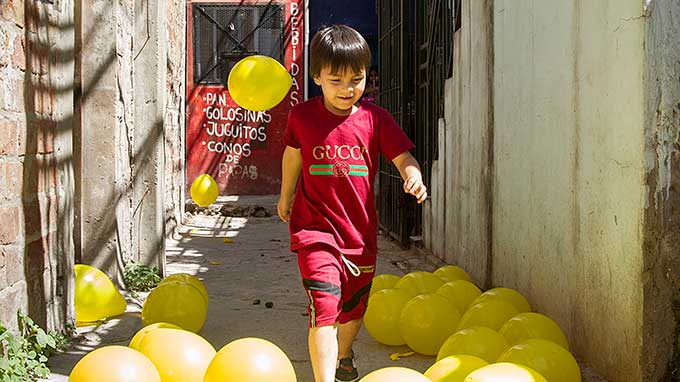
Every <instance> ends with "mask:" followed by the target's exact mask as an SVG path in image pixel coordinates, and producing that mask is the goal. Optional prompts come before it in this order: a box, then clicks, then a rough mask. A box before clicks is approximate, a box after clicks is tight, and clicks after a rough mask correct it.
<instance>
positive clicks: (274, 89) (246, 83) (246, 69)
mask: <svg viewBox="0 0 680 382" xmlns="http://www.w3.org/2000/svg"><path fill="white" fill-rule="evenodd" d="M292 84H293V78H292V77H291V75H290V74H289V73H288V71H286V68H284V67H283V65H281V64H280V63H279V62H278V61H276V60H275V59H273V58H271V57H267V56H259V55H255V56H249V57H246V58H244V59H242V60H241V61H239V62H237V63H236V65H234V67H233V68H232V69H231V72H230V73H229V78H228V79H227V85H228V86H229V94H231V97H232V98H233V99H234V101H235V102H236V103H237V104H238V105H239V106H241V107H242V108H244V109H248V110H253V111H263V110H268V109H271V108H273V107H274V106H276V105H278V104H279V102H281V101H282V100H283V99H284V98H285V97H286V94H288V90H290V86H291V85H292Z"/></svg>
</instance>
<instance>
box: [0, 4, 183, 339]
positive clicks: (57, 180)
mask: <svg viewBox="0 0 680 382" xmlns="http://www.w3.org/2000/svg"><path fill="white" fill-rule="evenodd" d="M185 12H186V11H185V4H184V2H183V1H180V0H173V1H170V2H166V1H160V0H157V1H141V0H117V1H98V0H75V1H73V0H57V1H55V2H54V4H49V3H46V2H40V1H21V0H5V1H2V2H0V223H2V224H0V305H1V306H2V309H0V324H2V325H5V326H8V327H11V328H15V327H16V311H17V310H18V309H21V310H22V311H23V312H24V313H28V314H29V315H30V316H31V317H33V318H34V319H35V320H36V322H38V323H39V324H41V325H42V326H47V327H50V328H62V327H63V325H64V323H67V322H72V321H73V319H74V312H73V306H72V301H73V265H74V263H79V262H83V263H87V264H93V265H95V266H98V267H100V268H101V269H103V270H104V271H106V272H107V273H108V275H109V276H110V277H111V278H112V279H114V281H118V282H120V281H121V280H120V276H121V274H122V272H121V271H122V267H123V265H124V263H126V262H128V261H131V260H135V261H142V262H145V263H147V264H150V265H162V264H163V262H164V253H163V248H164V246H163V242H164V237H165V235H166V232H165V230H166V226H167V225H166V222H177V221H179V219H180V218H181V216H180V214H181V200H182V186H181V185H182V184H184V180H183V177H184V176H183V165H182V162H181V158H182V157H183V153H182V150H183V146H182V140H183V138H182V137H183V135H184V134H183V120H184V118H183V115H182V110H183V108H184V107H183V94H184V91H183V80H184V54H185V50H184V49H185V45H186V44H185ZM166 184H167V186H166ZM169 226H170V231H171V230H172V227H174V226H176V223H175V224H170V225H169ZM168 233H170V232H168Z"/></svg>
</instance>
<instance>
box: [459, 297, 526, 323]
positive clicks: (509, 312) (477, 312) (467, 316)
mask: <svg viewBox="0 0 680 382" xmlns="http://www.w3.org/2000/svg"><path fill="white" fill-rule="evenodd" d="M473 304H474V302H473ZM517 314H519V312H518V311H517V309H516V308H515V307H514V306H512V305H510V304H509V303H507V302H505V301H501V300H486V301H483V302H480V303H478V304H474V305H472V306H470V307H469V308H468V310H467V311H465V313H464V314H463V317H462V318H461V319H460V323H459V324H458V328H457V330H463V329H466V328H471V327H473V326H486V327H487V328H491V329H493V330H500V328H501V326H503V324H505V323H506V322H507V321H508V320H509V319H511V318H512V317H514V316H516V315H517Z"/></svg>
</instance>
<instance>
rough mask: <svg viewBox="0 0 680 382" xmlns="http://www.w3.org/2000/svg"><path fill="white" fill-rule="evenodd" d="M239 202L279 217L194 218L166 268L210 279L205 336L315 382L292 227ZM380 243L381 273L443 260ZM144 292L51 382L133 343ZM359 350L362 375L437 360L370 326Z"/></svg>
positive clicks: (173, 242) (588, 378) (88, 338)
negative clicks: (242, 343) (258, 351)
mask: <svg viewBox="0 0 680 382" xmlns="http://www.w3.org/2000/svg"><path fill="white" fill-rule="evenodd" d="M236 199H237V198H224V199H221V200H220V201H221V202H229V203H230V204H237V205H248V206H252V205H258V206H264V207H266V208H268V209H269V210H270V211H271V212H272V216H270V217H248V218H242V217H226V216H221V215H200V214H199V215H189V216H187V221H186V225H185V226H182V227H181V229H180V234H179V235H178V236H177V237H175V238H172V239H168V240H167V242H166V246H167V273H168V274H172V273H179V272H185V273H191V274H195V275H197V276H198V277H199V278H200V279H201V280H202V281H203V282H204V284H205V286H206V288H207V289H208V293H209V298H210V303H209V307H208V317H207V320H206V322H205V325H204V326H203V329H202V330H201V331H200V333H199V334H200V335H201V336H203V337H204V338H205V339H207V340H208V341H209V342H210V343H211V344H212V345H213V346H214V347H215V349H216V350H219V349H220V348H221V347H222V346H224V345H226V344H227V343H229V342H231V341H233V340H235V339H238V338H243V337H259V338H263V339H266V340H268V341H271V342H273V343H274V344H276V345H278V346H279V347H280V348H281V349H283V351H284V352H285V353H286V354H287V355H288V357H289V358H290V360H291V361H292V363H293V366H294V367H295V372H296V373H297V377H298V381H299V382H313V381H314V378H313V375H312V369H311V365H310V362H309V355H308V353H307V321H308V317H307V316H306V311H307V308H306V306H307V297H306V295H305V293H304V292H303V290H302V286H301V281H300V277H299V273H298V269H297V262H296V257H295V256H294V255H293V254H291V253H290V252H289V250H288V230H287V225H286V224H284V223H282V222H280V220H279V219H278V217H277V216H276V197H272V196H268V197H248V198H241V199H240V200H236ZM225 239H228V240H225ZM379 248H380V255H379V260H378V268H377V269H378V273H391V274H395V275H403V274H405V273H407V272H410V271H413V270H427V271H432V270H434V269H436V268H437V266H438V265H440V264H438V263H436V260H433V259H432V258H431V257H426V256H423V255H417V254H415V253H414V252H413V251H409V250H402V249H400V248H399V247H398V246H396V245H395V244H394V243H393V242H391V241H390V240H389V239H388V238H386V237H381V239H380V241H379ZM143 297H144V296H141V297H140V298H139V300H136V299H132V298H128V301H129V304H128V311H127V312H126V313H125V314H124V315H123V316H121V317H119V318H116V319H112V320H109V321H108V322H106V323H104V324H101V325H99V326H97V327H83V328H79V329H78V333H79V335H80V337H79V339H78V340H77V341H75V342H74V344H73V345H72V348H71V349H70V350H69V351H68V352H65V353H62V354H58V355H55V356H54V357H53V358H52V359H50V364H49V366H50V369H51V370H52V376H51V378H50V381H54V382H66V381H68V375H69V374H70V371H71V369H72V368H73V366H74V365H75V363H76V362H77V361H78V360H79V359H80V358H82V356H83V355H84V354H86V353H87V352H88V351H91V350H92V349H94V348H97V347H100V346H104V345H112V344H116V345H127V344H128V342H129V341H130V339H131V338H132V336H133V335H134V334H135V333H136V331H137V330H139V329H140V328H141V319H140V311H141V304H142V302H143V301H142V300H143ZM258 301H259V303H257V302H258ZM268 302H271V303H272V304H273V305H272V306H271V308H267V305H268V304H267V303H268ZM354 350H355V352H356V354H357V359H356V362H357V367H358V368H359V371H360V373H362V375H363V374H366V373H368V372H370V371H373V370H376V369H379V368H383V367H388V366H402V367H408V368H412V369H415V370H418V371H420V372H423V371H425V370H426V369H427V368H428V367H429V366H430V365H431V364H432V363H433V362H434V357H427V356H422V355H418V354H415V355H412V356H409V357H404V358H400V359H399V360H397V361H393V360H391V359H390V354H393V353H400V352H407V351H408V350H409V349H408V347H406V346H400V347H389V346H385V345H381V344H378V343H377V342H376V341H375V340H373V339H372V338H371V337H370V336H369V335H368V333H367V332H366V331H365V329H362V331H361V332H360V334H359V336H358V339H357V341H356V344H355V346H354ZM584 371H585V372H584V382H605V381H604V380H603V379H600V378H598V377H596V376H595V375H593V374H592V373H591V372H590V371H589V370H587V369H585V368H584Z"/></svg>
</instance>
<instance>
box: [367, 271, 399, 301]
mask: <svg viewBox="0 0 680 382" xmlns="http://www.w3.org/2000/svg"><path fill="white" fill-rule="evenodd" d="M399 279H400V277H399V276H395V275H390V274H387V273H386V274H382V275H377V276H375V277H374V278H373V282H372V283H371V291H370V292H369V294H368V295H369V296H373V293H375V292H377V291H380V290H383V289H388V288H394V285H395V284H397V282H398V281H399Z"/></svg>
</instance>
